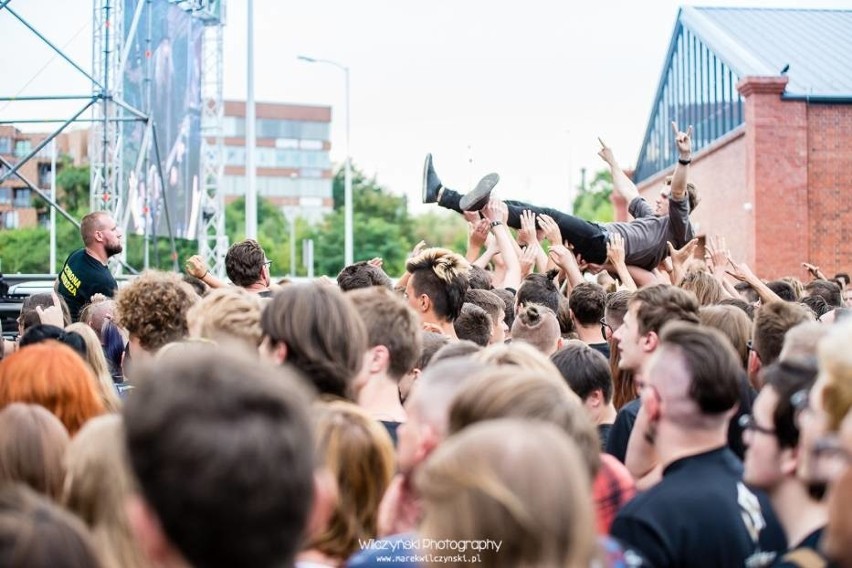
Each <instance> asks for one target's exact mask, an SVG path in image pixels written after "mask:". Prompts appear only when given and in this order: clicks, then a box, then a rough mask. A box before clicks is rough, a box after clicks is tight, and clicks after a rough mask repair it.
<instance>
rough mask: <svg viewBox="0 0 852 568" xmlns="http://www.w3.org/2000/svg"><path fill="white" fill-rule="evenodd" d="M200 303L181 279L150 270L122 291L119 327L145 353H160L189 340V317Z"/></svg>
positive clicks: (117, 307) (118, 298) (117, 309)
mask: <svg viewBox="0 0 852 568" xmlns="http://www.w3.org/2000/svg"><path fill="white" fill-rule="evenodd" d="M197 301H198V295H197V294H196V293H195V292H194V291H193V290H192V288H190V286H189V284H187V283H185V282H184V281H183V280H181V277H180V276H179V275H177V274H174V273H172V272H160V271H157V270H149V271H147V272H145V273H143V274H142V275H141V276H139V277H137V278H135V279H134V280H133V281H131V282H130V284H128V285H127V286H125V287H124V288H121V289H120V290H119V291H118V294H117V296H116V300H115V312H116V319H117V322H116V323H118V325H120V326H122V327H124V328H125V329H126V330H127V331H128V333H129V334H130V335H131V336H133V337H135V338H137V339H138V340H139V344H140V345H141V346H142V348H143V349H145V350H146V351H149V352H156V351H157V350H159V349H160V348H161V347H162V346H163V345H165V344H167V343H171V342H172V341H179V340H181V339H183V338H184V337H186V335H187V333H188V328H187V323H186V314H187V312H188V311H189V308H191V307H192V306H193V304H195V302H197Z"/></svg>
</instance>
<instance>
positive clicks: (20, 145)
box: [15, 140, 33, 158]
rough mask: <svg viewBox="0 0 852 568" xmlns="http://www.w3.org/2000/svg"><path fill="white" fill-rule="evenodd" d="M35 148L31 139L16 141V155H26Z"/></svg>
mask: <svg viewBox="0 0 852 568" xmlns="http://www.w3.org/2000/svg"><path fill="white" fill-rule="evenodd" d="M32 149H33V146H32V144H31V143H30V141H29V140H18V141H17V142H15V155H16V156H17V157H19V158H21V157H23V156H26V155H27V154H29V153H30V152H31V151H32Z"/></svg>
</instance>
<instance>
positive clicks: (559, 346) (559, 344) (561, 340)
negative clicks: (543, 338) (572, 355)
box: [556, 335, 565, 351]
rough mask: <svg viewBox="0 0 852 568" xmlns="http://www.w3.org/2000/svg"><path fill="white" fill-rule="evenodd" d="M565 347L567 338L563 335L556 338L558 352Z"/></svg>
mask: <svg viewBox="0 0 852 568" xmlns="http://www.w3.org/2000/svg"><path fill="white" fill-rule="evenodd" d="M564 345H565V338H564V337H562V336H561V335H560V336H559V337H557V338H556V350H557V351H559V350H560V349H562V347H563V346H564Z"/></svg>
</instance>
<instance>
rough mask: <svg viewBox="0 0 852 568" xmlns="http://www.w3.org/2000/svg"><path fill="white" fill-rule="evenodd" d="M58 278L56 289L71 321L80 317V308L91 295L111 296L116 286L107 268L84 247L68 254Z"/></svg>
mask: <svg viewBox="0 0 852 568" xmlns="http://www.w3.org/2000/svg"><path fill="white" fill-rule="evenodd" d="M58 280H59V286H58V291H59V293H60V294H62V297H63V298H65V302H66V303H67V304H68V309H69V310H70V311H71V319H72V320H73V321H77V320H79V319H80V310H81V309H82V308H83V306H85V305H86V304H88V303H89V302H90V301H91V300H92V296H94V295H95V294H103V295H104V296H107V297H108V298H112V297H113V295H114V294H115V290H116V288H118V285H117V284H116V283H115V278H113V277H112V274H111V273H110V271H109V269H108V268H107V267H106V266H104V265H103V264H101V262H100V261H99V260H98V259H96V258H94V257H93V256H91V255H90V254H88V253H87V252H86V249H84V248H83V249H79V250H76V251H74V252H72V253H71V254H70V255H68V258H67V259H66V260H65V264H64V265H63V266H62V270H61V271H60V272H59V278H58Z"/></svg>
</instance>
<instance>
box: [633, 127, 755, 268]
mask: <svg viewBox="0 0 852 568" xmlns="http://www.w3.org/2000/svg"><path fill="white" fill-rule="evenodd" d="M745 156H746V152H745V131H744V130H743V129H737V130H736V131H734V132H731V133H730V134H728V135H726V136H725V137H723V138H721V139H719V140H717V141H716V142H714V143H713V144H711V145H710V146H708V147H707V148H704V149H702V150H701V152H699V153H697V154H695V155H694V156H693V159H692V164H691V165H690V166H689V181H690V182H692V183H693V184H695V187H696V189H697V190H698V196H699V197H700V199H701V201H700V202H699V205H698V207H696V209H695V212H694V213H693V214H692V215H691V218H692V223H693V227H694V228H695V231H696V234H697V235H698V236H703V237H707V238H709V237H712V236H713V235H721V236H724V237H725V239H726V244H727V245H728V248H729V249H731V252H732V254H733V255H734V257H735V258H737V259H741V260H744V261H745V262H748V263H750V264H749V265H750V266H751V265H752V264H753V263H754V256H753V247H752V242H753V238H752V235H753V232H754V216H753V213H754V210H753V201H754V200H753V198H751V196H750V194H749V193H748V188H747V186H746V179H745ZM672 169H673V168H669V169H668V170H666V171H664V172H661V173H660V174H658V175H656V176H654V177H652V178H649V179H647V180H645V181H644V182H643V183H641V184H639V186H638V188H639V192H640V193H641V194H642V196H643V197H644V198H645V199H647V200H648V201H649V202H651V203H653V202H654V200H655V199H656V197H657V195H659V193H660V190H662V189H664V188H665V178H666V176H669V175H671V173H672Z"/></svg>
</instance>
